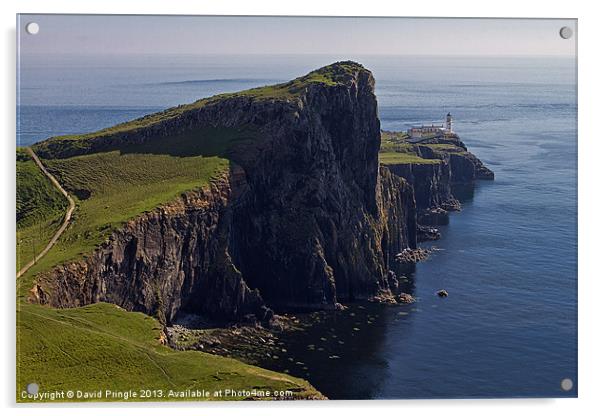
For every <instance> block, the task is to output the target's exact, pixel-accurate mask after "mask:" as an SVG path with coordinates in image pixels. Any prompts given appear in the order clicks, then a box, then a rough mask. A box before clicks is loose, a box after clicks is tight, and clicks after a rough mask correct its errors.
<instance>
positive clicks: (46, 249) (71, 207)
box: [17, 147, 75, 279]
mask: <svg viewBox="0 0 602 416" xmlns="http://www.w3.org/2000/svg"><path fill="white" fill-rule="evenodd" d="M27 152H28V153H29V155H30V156H31V158H32V159H33V161H34V162H35V163H36V165H38V167H39V168H40V170H41V171H42V172H43V173H44V175H46V177H47V178H48V179H50V182H52V184H53V185H54V187H55V188H56V189H58V190H59V191H60V192H61V193H62V194H63V195H64V196H65V198H67V201H69V208H68V209H67V212H66V213H65V218H64V219H63V223H62V224H61V228H59V229H58V230H57V232H56V233H54V235H53V236H52V238H51V239H50V241H49V242H48V244H47V245H46V247H44V250H42V251H41V252H40V254H38V255H37V256H35V258H34V259H33V260H31V261H30V262H29V263H27V264H26V265H25V266H23V268H22V269H21V270H19V271H18V272H17V279H18V278H19V277H21V276H22V275H23V274H24V273H25V272H27V270H29V269H30V268H31V266H33V265H34V264H36V263H37V262H38V261H39V260H40V259H41V258H42V257H44V256H45V255H46V253H48V252H49V251H50V249H51V248H52V247H53V246H54V245H55V244H56V242H57V241H58V239H59V238H60V236H61V235H62V234H63V232H64V231H65V230H66V229H67V226H68V225H69V221H71V215H72V214H73V210H74V209H75V201H74V200H73V198H71V196H70V195H69V194H68V193H67V191H65V190H64V189H63V187H62V186H61V184H60V183H59V181H57V180H56V178H55V177H54V176H52V175H51V174H50V172H48V171H47V170H46V168H45V167H44V165H43V164H42V162H40V159H39V158H38V155H36V154H35V152H34V151H33V150H31V148H29V147H28V148H27Z"/></svg>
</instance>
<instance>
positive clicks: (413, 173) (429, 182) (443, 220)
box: [387, 132, 494, 239]
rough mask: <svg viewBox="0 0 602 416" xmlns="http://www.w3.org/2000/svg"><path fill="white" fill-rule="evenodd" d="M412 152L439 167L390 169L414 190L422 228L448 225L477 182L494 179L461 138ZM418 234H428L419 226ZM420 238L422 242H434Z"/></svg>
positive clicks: (423, 165) (440, 140)
mask: <svg viewBox="0 0 602 416" xmlns="http://www.w3.org/2000/svg"><path fill="white" fill-rule="evenodd" d="M389 134H391V132H389ZM410 149H411V150H410V151H411V152H412V153H413V154H415V155H416V156H418V157H420V158H421V159H423V162H426V161H430V162H433V161H436V163H421V162H420V161H418V162H400V163H390V164H388V165H387V166H388V168H389V169H390V170H391V172H393V173H394V174H396V175H398V176H400V177H402V178H405V179H406V180H407V181H408V182H409V183H410V184H411V185H412V187H413V188H414V193H415V199H416V208H417V211H418V216H417V220H418V223H419V225H422V226H432V225H444V224H447V223H448V222H449V216H448V212H449V211H459V210H460V209H461V203H460V200H461V199H463V198H464V195H465V194H466V191H467V189H468V188H470V189H472V187H474V184H475V181H477V180H481V179H484V180H493V179H494V174H493V172H492V171H491V170H489V169H488V168H487V167H486V166H485V165H484V164H483V162H481V160H479V159H478V158H477V157H476V156H475V155H473V154H472V153H470V152H469V151H468V150H467V147H466V145H465V144H464V143H463V142H462V141H461V140H460V138H459V137H458V136H455V135H454V136H451V137H446V138H433V139H427V140H424V141H422V142H420V143H419V144H414V145H411V148H410ZM406 150H407V149H406ZM419 230H422V231H425V229H424V228H421V227H420V226H419ZM419 234H420V235H419V239H431V238H429V237H428V236H425V235H424V234H423V233H419Z"/></svg>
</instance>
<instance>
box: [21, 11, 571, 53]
mask: <svg viewBox="0 0 602 416" xmlns="http://www.w3.org/2000/svg"><path fill="white" fill-rule="evenodd" d="M18 20H19V23H20V24H19V26H18V28H17V30H18V32H19V39H20V47H21V51H22V52H25V53H53V54H54V53H69V54H71V53H86V54H107V53H111V54H113V53H115V54H132V53H153V54H154V53H157V54H165V53H177V54H184V53H185V54H203V53H224V54H247V53H274V54H282V53H287V54H290V53H317V54H320V53H326V54H332V53H337V54H343V53H349V54H356V55H357V54H387V55H388V54H412V55H415V54H425V55H441V54H445V55H573V54H574V53H575V45H576V42H575V38H576V36H573V37H572V38H571V39H570V40H564V39H562V38H561V37H560V36H559V34H558V31H559V29H560V27H562V26H570V27H571V28H573V29H576V21H575V20H550V19H538V20H530V19H520V20H519V19H511V20H510V19H425V18H300V17H281V18H275V17H204V16H91V15H21V16H20V18H19V19H18ZM28 22H36V23H38V24H39V26H40V31H39V33H38V34H37V35H29V34H27V33H26V32H25V25H26V24H27V23H28Z"/></svg>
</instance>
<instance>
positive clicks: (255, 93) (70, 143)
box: [32, 61, 368, 155]
mask: <svg viewBox="0 0 602 416" xmlns="http://www.w3.org/2000/svg"><path fill="white" fill-rule="evenodd" d="M361 71H364V72H368V71H367V70H366V69H365V68H364V67H363V66H362V65H360V64H358V63H355V62H352V61H345V62H337V63H334V64H331V65H328V66H325V67H322V68H320V69H317V70H315V71H312V72H310V73H308V74H307V75H304V76H302V77H299V78H295V79H293V80H291V81H288V82H285V83H281V84H276V85H269V86H263V87H257V88H252V89H249V90H245V91H240V92H235V93H227V94H219V95H216V96H213V97H209V98H203V99H200V100H197V101H195V102H193V103H190V104H183V105H179V106H177V107H173V108H169V109H167V110H164V111H161V112H158V113H153V114H149V115H146V116H144V117H140V118H137V119H135V120H132V121H128V122H125V123H121V124H117V125H115V126H112V127H108V128H105V129H102V130H99V131H95V132H91V133H86V134H79V135H67V136H57V137H51V138H49V139H47V140H44V141H42V142H40V143H37V144H35V145H33V146H32V147H33V149H34V150H35V151H36V152H39V153H43V154H48V155H52V154H53V153H56V152H55V151H54V150H52V148H53V147H56V146H57V145H58V147H59V148H60V147H69V148H73V149H86V148H87V147H89V146H90V140H94V139H98V138H101V137H110V136H115V135H119V134H125V133H131V132H135V131H137V130H143V129H146V128H149V127H152V126H155V125H159V124H161V123H163V122H165V121H169V120H173V119H177V118H178V117H180V116H182V115H184V114H186V113H189V112H193V111H196V110H199V109H201V108H203V107H205V106H209V105H213V104H216V103H219V102H220V101H223V100H227V99H231V98H236V97H249V98H252V99H258V100H285V101H286V100H291V99H294V98H295V97H298V96H300V95H301V94H302V93H303V92H304V91H305V90H306V89H307V88H309V87H310V86H312V85H322V86H327V87H334V86H337V85H344V84H345V83H347V82H348V81H349V80H350V79H351V78H352V77H353V76H354V75H355V74H356V73H358V72H361Z"/></svg>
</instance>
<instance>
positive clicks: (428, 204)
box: [389, 160, 457, 210]
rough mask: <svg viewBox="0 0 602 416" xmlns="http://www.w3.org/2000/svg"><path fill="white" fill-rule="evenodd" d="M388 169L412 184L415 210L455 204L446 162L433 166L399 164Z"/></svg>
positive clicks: (448, 206)
mask: <svg viewBox="0 0 602 416" xmlns="http://www.w3.org/2000/svg"><path fill="white" fill-rule="evenodd" d="M389 168H390V170H391V172H393V173H394V174H396V175H398V176H401V177H402V178H405V179H406V180H407V181H408V182H410V184H412V186H413V188H414V195H415V198H416V208H417V209H419V210H425V209H429V208H435V207H447V208H450V207H453V206H455V205H456V204H457V200H456V199H455V198H454V196H453V195H452V190H451V169H450V166H449V163H448V162H447V161H445V160H444V161H441V163H433V164H412V163H408V164H399V165H391V166H390V167H389Z"/></svg>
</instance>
